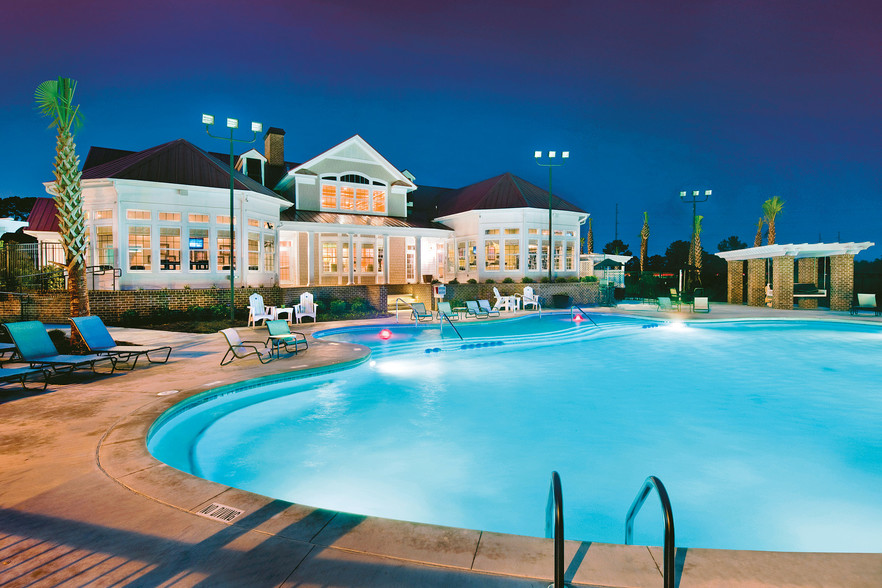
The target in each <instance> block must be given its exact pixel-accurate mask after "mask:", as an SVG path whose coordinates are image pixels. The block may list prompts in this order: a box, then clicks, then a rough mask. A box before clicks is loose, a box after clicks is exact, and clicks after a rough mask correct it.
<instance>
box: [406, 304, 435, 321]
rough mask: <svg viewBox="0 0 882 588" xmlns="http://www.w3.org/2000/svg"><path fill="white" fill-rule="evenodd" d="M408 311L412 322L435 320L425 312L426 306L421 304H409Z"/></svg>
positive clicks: (433, 316) (430, 314)
mask: <svg viewBox="0 0 882 588" xmlns="http://www.w3.org/2000/svg"><path fill="white" fill-rule="evenodd" d="M410 310H411V312H410V318H412V319H413V320H414V321H433V320H435V315H433V314H432V313H431V312H429V311H428V310H426V305H425V304H424V303H422V302H411V303H410Z"/></svg>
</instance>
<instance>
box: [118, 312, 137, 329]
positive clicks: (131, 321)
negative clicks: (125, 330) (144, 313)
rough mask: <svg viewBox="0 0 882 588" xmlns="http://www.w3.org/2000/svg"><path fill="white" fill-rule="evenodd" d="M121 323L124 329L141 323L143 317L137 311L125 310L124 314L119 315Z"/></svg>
mask: <svg viewBox="0 0 882 588" xmlns="http://www.w3.org/2000/svg"><path fill="white" fill-rule="evenodd" d="M119 322H121V323H122V325H123V326H124V327H128V326H131V325H136V324H138V323H139V322H141V315H140V314H139V313H138V311H137V310H133V309H129V310H124V311H123V312H122V314H120V315H119Z"/></svg>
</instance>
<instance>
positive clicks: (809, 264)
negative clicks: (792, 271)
mask: <svg viewBox="0 0 882 588" xmlns="http://www.w3.org/2000/svg"><path fill="white" fill-rule="evenodd" d="M796 270H797V271H796V273H797V274H798V275H799V283H800V284H814V285H815V286H817V285H818V258H817V257H803V258H802V259H800V260H799V261H798V262H797V267H796ZM796 300H797V304H799V307H800V308H817V307H818V299H817V298H797V299H796Z"/></svg>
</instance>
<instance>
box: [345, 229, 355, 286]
mask: <svg viewBox="0 0 882 588" xmlns="http://www.w3.org/2000/svg"><path fill="white" fill-rule="evenodd" d="M347 237H348V238H349V281H348V282H347V283H346V285H347V286H351V285H352V284H354V283H355V282H354V277H355V248H354V247H353V243H352V233H349V234H348V235H347Z"/></svg>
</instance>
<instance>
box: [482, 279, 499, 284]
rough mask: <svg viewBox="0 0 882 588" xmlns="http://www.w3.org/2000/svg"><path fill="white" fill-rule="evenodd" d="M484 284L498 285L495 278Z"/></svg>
mask: <svg viewBox="0 0 882 588" xmlns="http://www.w3.org/2000/svg"><path fill="white" fill-rule="evenodd" d="M484 283H485V284H495V283H496V280H494V279H493V278H487V281H486V282H484Z"/></svg>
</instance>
